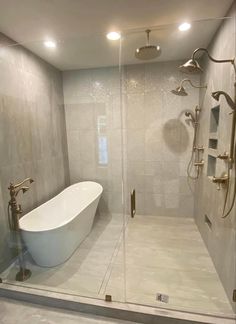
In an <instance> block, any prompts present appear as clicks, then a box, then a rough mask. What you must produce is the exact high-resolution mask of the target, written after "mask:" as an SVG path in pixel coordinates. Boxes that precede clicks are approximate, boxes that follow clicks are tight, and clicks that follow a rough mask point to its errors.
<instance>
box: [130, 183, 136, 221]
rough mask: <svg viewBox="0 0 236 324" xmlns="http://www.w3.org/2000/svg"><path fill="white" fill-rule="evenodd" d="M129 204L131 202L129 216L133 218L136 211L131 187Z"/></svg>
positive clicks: (133, 191)
mask: <svg viewBox="0 0 236 324" xmlns="http://www.w3.org/2000/svg"><path fill="white" fill-rule="evenodd" d="M130 204H131V206H130V207H131V208H130V211H131V217H132V218H133V217H134V215H135V213H136V208H135V190H134V189H133V190H132V191H131V194H130Z"/></svg>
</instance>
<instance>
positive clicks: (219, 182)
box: [212, 173, 228, 190]
mask: <svg viewBox="0 0 236 324" xmlns="http://www.w3.org/2000/svg"><path fill="white" fill-rule="evenodd" d="M227 181H228V175H227V174H226V173H223V174H222V176H221V177H215V176H214V177H213V178H212V182H213V183H216V184H217V188H216V189H217V190H220V189H221V185H223V184H225V183H226V182H227Z"/></svg>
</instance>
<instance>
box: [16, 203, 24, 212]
mask: <svg viewBox="0 0 236 324" xmlns="http://www.w3.org/2000/svg"><path fill="white" fill-rule="evenodd" d="M17 212H18V214H22V213H23V211H22V208H21V204H19V205H18V208H17Z"/></svg>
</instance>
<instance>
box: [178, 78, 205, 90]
mask: <svg viewBox="0 0 236 324" xmlns="http://www.w3.org/2000/svg"><path fill="white" fill-rule="evenodd" d="M184 82H189V83H190V84H191V86H192V87H193V88H197V89H202V88H206V89H207V85H205V86H197V85H195V84H193V83H192V81H191V80H190V79H183V80H182V81H181V83H180V87H182V86H183V84H184Z"/></svg>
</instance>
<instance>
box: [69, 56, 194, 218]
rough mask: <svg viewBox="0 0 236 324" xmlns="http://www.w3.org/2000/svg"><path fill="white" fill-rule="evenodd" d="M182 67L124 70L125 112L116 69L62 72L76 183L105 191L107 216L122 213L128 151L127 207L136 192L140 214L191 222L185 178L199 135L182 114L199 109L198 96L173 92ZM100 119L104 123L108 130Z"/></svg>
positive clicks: (103, 207)
mask: <svg viewBox="0 0 236 324" xmlns="http://www.w3.org/2000/svg"><path fill="white" fill-rule="evenodd" d="M181 63H182V62H170V63H164V64H163V62H162V63H152V64H139V65H130V66H125V67H123V71H122V105H121V102H120V101H121V100H120V98H121V96H120V75H119V70H118V68H101V69H88V70H78V71H66V72H63V81H64V99H65V109H66V125H67V141H68V150H69V164H70V179H71V182H72V183H73V182H77V181H81V180H95V181H98V182H99V183H101V184H102V185H103V187H104V194H103V196H102V199H101V203H100V206H99V208H100V210H101V211H103V212H121V211H122V203H121V197H122V195H121V190H122V187H121V182H122V178H121V175H122V150H123V157H124V159H123V161H124V168H125V178H126V179H124V180H125V191H126V194H125V196H126V201H127V206H129V203H128V201H129V191H130V190H131V189H132V188H135V189H136V193H137V212H138V213H142V214H147V215H164V216H165V215H166V216H176V217H178V216H180V217H193V195H192V193H191V191H190V189H189V187H188V185H187V178H186V164H187V161H188V159H189V157H190V152H191V151H190V150H191V143H192V135H193V128H192V127H191V126H190V125H188V124H187V123H186V122H185V119H186V117H185V116H184V111H186V110H187V109H190V110H194V108H195V105H196V104H197V103H198V99H199V98H198V97H199V92H198V90H196V89H192V88H191V87H189V86H188V85H187V86H186V89H187V90H188V91H189V96H188V97H184V98H182V97H177V96H174V95H172V94H171V93H170V90H171V89H173V88H175V87H177V85H178V83H179V82H180V81H181V80H182V79H183V78H184V76H183V75H182V74H181V73H179V72H178V69H177V67H178V66H179V65H180V64H181ZM192 80H193V81H195V82H198V81H199V77H198V76H194V77H192ZM121 107H122V111H121ZM101 118H104V119H105V121H106V125H105V126H104V125H103V126H102V127H101V126H99V120H101ZM121 119H122V120H123V122H121ZM102 135H104V136H106V138H107V152H108V163H107V165H101V164H99V158H98V157H99V149H98V140H99V136H102ZM122 135H123V141H122ZM127 212H129V211H128V207H127Z"/></svg>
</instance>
